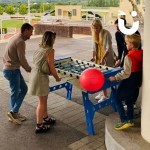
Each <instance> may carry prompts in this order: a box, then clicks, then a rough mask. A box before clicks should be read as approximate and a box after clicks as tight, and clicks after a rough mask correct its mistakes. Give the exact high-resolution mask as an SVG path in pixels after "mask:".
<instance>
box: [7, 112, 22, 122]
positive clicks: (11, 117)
mask: <svg viewBox="0 0 150 150" xmlns="http://www.w3.org/2000/svg"><path fill="white" fill-rule="evenodd" d="M7 115H8V117H9V120H11V121H12V122H13V123H15V124H19V125H21V121H20V120H19V119H18V116H17V114H15V113H13V112H8V113H7Z"/></svg>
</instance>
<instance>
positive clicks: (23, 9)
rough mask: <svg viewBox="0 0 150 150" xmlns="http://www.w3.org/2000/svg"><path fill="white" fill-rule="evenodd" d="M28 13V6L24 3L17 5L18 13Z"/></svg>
mask: <svg viewBox="0 0 150 150" xmlns="http://www.w3.org/2000/svg"><path fill="white" fill-rule="evenodd" d="M27 13H28V8H27V5H26V4H21V5H20V7H19V14H21V15H25V14H27Z"/></svg>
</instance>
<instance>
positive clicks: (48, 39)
mask: <svg viewBox="0 0 150 150" xmlns="http://www.w3.org/2000/svg"><path fill="white" fill-rule="evenodd" d="M55 38H56V33H55V32H52V31H46V32H45V33H44V35H43V38H42V42H41V44H40V47H43V48H46V47H53V44H54V41H55Z"/></svg>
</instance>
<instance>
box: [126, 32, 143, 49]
mask: <svg viewBox="0 0 150 150" xmlns="http://www.w3.org/2000/svg"><path fill="white" fill-rule="evenodd" d="M125 41H126V42H129V43H131V44H133V46H134V48H137V49H138V48H139V47H140V45H141V36H140V35H138V34H132V35H126V37H125Z"/></svg>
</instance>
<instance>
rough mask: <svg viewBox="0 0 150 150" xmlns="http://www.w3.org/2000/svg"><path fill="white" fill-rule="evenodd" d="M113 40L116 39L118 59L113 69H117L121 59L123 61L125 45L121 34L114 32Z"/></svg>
mask: <svg viewBox="0 0 150 150" xmlns="http://www.w3.org/2000/svg"><path fill="white" fill-rule="evenodd" d="M115 38H116V43H117V50H118V59H117V61H116V63H115V67H119V66H120V64H121V59H123V58H122V57H124V56H123V51H124V49H125V48H126V45H125V41H124V37H123V35H122V33H120V32H116V34H115ZM124 53H125V52H124Z"/></svg>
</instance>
